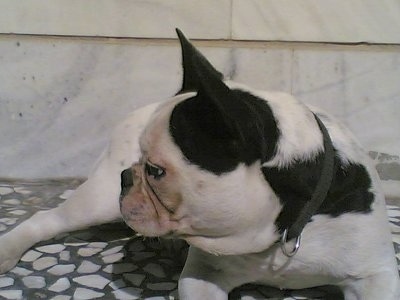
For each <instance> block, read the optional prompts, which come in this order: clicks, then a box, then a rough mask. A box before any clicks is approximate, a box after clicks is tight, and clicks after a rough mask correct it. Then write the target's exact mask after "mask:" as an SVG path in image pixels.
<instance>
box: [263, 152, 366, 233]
mask: <svg viewBox="0 0 400 300" xmlns="http://www.w3.org/2000/svg"><path fill="white" fill-rule="evenodd" d="M322 160H323V154H319V155H318V156H317V157H316V158H315V159H314V160H312V161H300V162H295V163H293V164H292V165H290V166H289V167H287V168H284V169H278V168H266V167H264V168H263V169H262V171H263V173H264V177H265V179H266V180H267V181H268V183H269V184H270V186H271V188H272V189H273V190H274V192H275V193H276V194H277V195H278V196H279V198H280V201H281V203H282V204H283V209H282V211H281V213H280V215H279V217H278V218H277V220H276V225H277V227H278V229H279V231H280V232H283V230H284V229H286V228H288V227H290V226H291V225H292V223H293V222H294V221H295V220H296V219H297V217H298V214H299V212H300V210H301V209H302V208H303V206H304V204H305V203H306V202H307V201H309V200H310V199H311V195H312V193H313V192H314V189H315V187H316V185H317V182H318V180H319V177H320V175H321V169H322ZM334 174H335V175H334V177H333V181H332V185H331V187H330V189H329V192H328V195H327V197H326V198H325V200H324V202H323V203H322V205H321V206H320V208H319V209H318V211H317V212H316V213H315V215H317V214H327V215H330V216H332V217H337V216H340V215H341V214H344V213H348V212H358V213H368V212H370V211H371V204H372V202H373V201H374V194H373V193H372V192H370V188H371V179H370V176H369V174H368V172H367V170H366V169H365V167H364V166H362V165H360V164H348V165H343V164H342V163H341V161H340V159H339V158H338V157H337V156H336V157H335V173H334Z"/></svg>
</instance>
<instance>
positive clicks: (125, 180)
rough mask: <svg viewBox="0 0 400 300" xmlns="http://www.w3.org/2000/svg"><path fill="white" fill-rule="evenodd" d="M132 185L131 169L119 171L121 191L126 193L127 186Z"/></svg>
mask: <svg viewBox="0 0 400 300" xmlns="http://www.w3.org/2000/svg"><path fill="white" fill-rule="evenodd" d="M132 186H133V173H132V169H131V168H128V169H125V170H123V171H122V173H121V193H125V194H126V193H127V192H128V191H129V188H130V187H132Z"/></svg>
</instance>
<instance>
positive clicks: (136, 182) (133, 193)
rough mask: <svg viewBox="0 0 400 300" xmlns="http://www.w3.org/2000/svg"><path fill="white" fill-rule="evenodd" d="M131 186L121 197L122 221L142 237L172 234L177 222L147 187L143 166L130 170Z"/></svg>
mask: <svg viewBox="0 0 400 300" xmlns="http://www.w3.org/2000/svg"><path fill="white" fill-rule="evenodd" d="M130 171H131V172H132V179H133V186H131V187H130V188H129V190H128V191H126V190H125V191H124V193H125V195H123V194H124V193H123V194H122V195H121V199H120V206H121V213H122V217H123V219H124V221H125V222H126V223H127V224H128V226H130V227H131V228H133V229H135V230H136V231H137V232H139V233H140V234H143V235H144V236H149V237H154V236H169V235H172V234H173V231H174V229H175V227H176V224H177V221H176V220H173V218H172V216H171V213H170V212H169V211H168V209H167V208H166V207H165V206H164V205H163V204H162V203H161V202H160V200H159V199H158V196H157V195H156V194H155V192H154V190H153V188H152V187H151V186H150V185H149V183H148V179H147V178H146V174H145V171H144V165H143V164H140V163H137V164H135V165H133V166H132V168H131V169H130Z"/></svg>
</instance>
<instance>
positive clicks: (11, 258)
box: [0, 245, 21, 274]
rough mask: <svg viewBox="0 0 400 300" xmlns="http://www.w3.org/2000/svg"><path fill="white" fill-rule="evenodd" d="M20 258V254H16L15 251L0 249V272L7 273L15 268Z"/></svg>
mask: <svg viewBox="0 0 400 300" xmlns="http://www.w3.org/2000/svg"><path fill="white" fill-rule="evenodd" d="M0 247H1V245H0ZM20 258H21V257H20V255H17V256H16V255H15V254H13V253H7V252H4V251H2V250H1V249H0V274H3V273H6V272H8V271H10V270H11V269H12V268H14V267H15V265H16V264H17V263H18V261H19V259H20Z"/></svg>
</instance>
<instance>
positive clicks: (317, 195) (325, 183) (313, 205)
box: [286, 114, 335, 241]
mask: <svg viewBox="0 0 400 300" xmlns="http://www.w3.org/2000/svg"><path fill="white" fill-rule="evenodd" d="M314 117H315V119H316V120H317V123H318V126H319V128H320V129H321V132H322V137H323V142H324V149H325V153H324V159H323V164H322V171H321V177H320V179H319V181H318V183H317V186H316V188H315V191H314V193H313V195H312V197H311V199H310V201H308V202H307V203H306V205H305V206H304V207H303V209H302V210H301V211H300V214H299V216H298V218H297V220H296V221H295V222H294V223H293V224H292V225H291V226H290V227H289V228H287V229H286V231H287V232H286V234H287V238H286V241H288V240H291V239H293V238H299V237H300V235H301V232H302V231H303V229H304V227H305V226H306V224H307V223H308V222H309V221H310V219H311V217H312V216H313V215H314V214H315V212H316V211H317V210H318V208H319V207H320V206H321V204H322V202H323V201H324V200H325V198H326V196H327V194H328V191H329V188H330V186H331V184H332V179H333V173H334V159H335V151H334V148H333V145H332V140H331V138H330V136H329V133H328V130H327V129H326V127H325V125H324V124H323V123H322V121H321V120H320V119H319V118H318V117H317V115H315V114H314Z"/></svg>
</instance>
